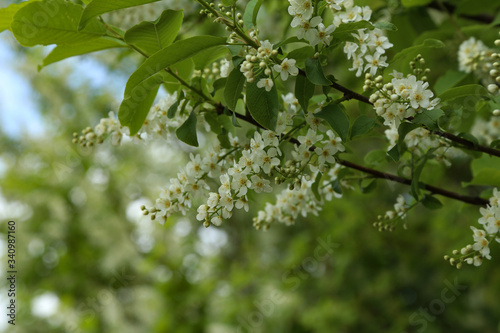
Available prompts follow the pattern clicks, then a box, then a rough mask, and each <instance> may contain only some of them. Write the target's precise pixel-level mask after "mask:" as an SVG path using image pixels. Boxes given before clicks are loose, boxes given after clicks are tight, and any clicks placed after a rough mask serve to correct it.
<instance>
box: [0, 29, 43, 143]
mask: <svg viewBox="0 0 500 333" xmlns="http://www.w3.org/2000/svg"><path fill="white" fill-rule="evenodd" d="M8 38H10V39H13V37H12V35H10V36H8V35H7V32H6V33H3V34H2V35H0V125H1V126H2V130H3V131H4V132H5V133H6V134H7V135H8V136H10V137H12V138H16V137H19V136H20V135H21V134H22V133H23V132H24V133H30V135H33V136H40V135H43V133H44V127H43V121H42V118H41V117H40V115H39V113H38V112H37V110H36V105H35V103H34V100H33V91H32V89H31V86H30V84H29V82H27V80H26V79H25V78H23V77H22V76H21V75H19V74H18V73H16V70H15V67H16V63H15V62H16V58H15V54H14V52H13V51H12V50H11V49H10V48H9V46H8V45H9V44H8V42H7V39H8Z"/></svg>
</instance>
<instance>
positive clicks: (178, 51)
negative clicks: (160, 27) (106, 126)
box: [118, 36, 225, 135]
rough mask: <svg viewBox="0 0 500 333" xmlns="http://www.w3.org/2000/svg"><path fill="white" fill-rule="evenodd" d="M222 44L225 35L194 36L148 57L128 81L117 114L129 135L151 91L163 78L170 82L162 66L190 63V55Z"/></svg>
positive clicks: (147, 105) (137, 124)
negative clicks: (126, 127)
mask: <svg viewBox="0 0 500 333" xmlns="http://www.w3.org/2000/svg"><path fill="white" fill-rule="evenodd" d="M222 44H225V38H219V37H212V36H196V37H192V38H188V39H185V40H181V41H179V42H176V43H174V44H172V45H170V46H167V47H166V48H164V49H161V50H160V51H158V52H156V53H155V54H153V55H152V56H151V57H149V58H148V59H147V60H146V61H145V62H144V63H143V64H142V65H141V66H140V67H139V68H138V69H137V70H136V71H135V72H134V73H132V75H131V76H130V78H129V79H128V81H127V86H126V87H125V94H124V100H123V102H122V104H121V105H120V110H119V113H118V118H119V119H120V123H121V124H122V125H123V126H128V127H129V128H130V133H131V135H134V134H135V133H137V131H139V129H140V128H141V127H142V124H143V123H144V120H145V119H146V117H147V115H148V112H149V108H150V107H151V104H152V100H151V98H150V91H153V90H155V91H157V90H158V86H159V85H160V84H161V83H163V82H165V81H167V82H168V81H170V82H172V81H171V80H172V76H170V75H168V74H167V73H166V72H164V71H163V69H165V68H170V67H172V66H176V65H177V66H181V64H180V63H181V62H182V63H184V64H186V63H189V62H191V64H192V60H191V59H190V58H191V57H192V56H193V55H195V54H197V53H198V52H200V51H202V50H205V49H208V48H211V47H213V46H218V45H222ZM191 66H192V65H191ZM181 67H182V66H181ZM191 68H192V67H191ZM174 90H175V89H174ZM153 100H154V98H153ZM143 104H144V105H143Z"/></svg>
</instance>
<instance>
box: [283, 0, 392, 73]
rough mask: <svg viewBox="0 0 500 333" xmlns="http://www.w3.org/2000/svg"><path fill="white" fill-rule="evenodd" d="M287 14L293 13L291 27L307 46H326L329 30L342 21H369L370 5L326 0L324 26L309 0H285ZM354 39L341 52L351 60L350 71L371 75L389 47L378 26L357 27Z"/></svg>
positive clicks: (382, 65)
mask: <svg viewBox="0 0 500 333" xmlns="http://www.w3.org/2000/svg"><path fill="white" fill-rule="evenodd" d="M289 2H290V6H289V7H288V13H289V14H290V15H292V16H293V20H292V23H291V26H292V27H294V28H298V29H297V37H298V38H299V39H306V40H307V41H308V42H309V44H310V45H311V46H316V45H324V46H329V45H330V43H331V41H332V35H331V34H332V33H333V32H334V31H335V29H336V28H337V27H338V26H339V25H341V24H343V23H352V22H359V21H361V20H365V21H369V20H370V19H371V15H372V10H371V9H370V7H368V6H365V7H360V6H354V2H353V1H352V0H327V1H326V6H327V7H328V8H329V9H331V10H332V12H333V22H332V24H330V25H328V26H325V24H324V22H323V18H322V17H321V16H314V17H313V14H314V7H313V4H312V1H311V0H289ZM352 35H353V37H354V38H355V39H356V40H357V41H358V42H357V43H354V42H346V44H345V47H344V52H345V53H346V54H347V58H348V59H352V61H353V67H352V68H351V69H350V70H351V71H356V76H361V74H362V73H363V72H369V73H371V74H372V75H375V74H376V73H377V71H378V69H379V68H381V67H387V66H388V64H387V62H386V60H387V57H386V56H383V55H384V54H385V52H386V50H387V49H389V48H391V47H392V46H393V44H392V43H390V42H389V39H388V38H387V37H386V36H384V34H383V31H382V30H380V29H377V28H376V29H373V30H371V31H369V30H368V29H360V30H358V31H357V33H353V34H352Z"/></svg>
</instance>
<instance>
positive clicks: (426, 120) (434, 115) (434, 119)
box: [413, 109, 444, 130]
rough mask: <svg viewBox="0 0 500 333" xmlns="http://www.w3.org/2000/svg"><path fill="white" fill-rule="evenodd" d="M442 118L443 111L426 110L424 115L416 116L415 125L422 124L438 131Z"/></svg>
mask: <svg viewBox="0 0 500 333" xmlns="http://www.w3.org/2000/svg"><path fill="white" fill-rule="evenodd" d="M442 116H444V112H443V110H440V109H432V110H424V111H423V112H422V113H419V114H417V115H416V116H415V118H414V119H413V123H415V124H422V125H424V126H425V127H427V128H428V129H430V130H438V129H439V125H438V120H439V118H441V117H442Z"/></svg>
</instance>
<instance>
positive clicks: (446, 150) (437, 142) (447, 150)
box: [385, 127, 461, 166]
mask: <svg viewBox="0 0 500 333" xmlns="http://www.w3.org/2000/svg"><path fill="white" fill-rule="evenodd" d="M385 136H386V137H387V138H388V139H389V147H388V150H390V149H391V148H392V147H394V146H395V145H396V143H397V142H398V139H399V133H398V130H397V128H395V127H391V128H390V129H387V130H386V131H385ZM404 142H405V144H406V147H407V148H408V150H409V151H411V152H412V153H413V154H415V155H416V156H422V155H424V154H425V153H426V152H427V151H428V150H429V149H434V151H433V156H434V159H435V160H437V161H440V162H443V163H444V165H446V166H451V162H450V159H452V158H455V157H457V156H458V155H459V154H461V150H460V149H457V148H455V147H451V146H450V144H449V142H447V141H446V140H445V139H443V138H441V137H437V136H434V135H431V132H429V131H428V130H427V129H425V128H422V127H419V128H416V129H414V130H412V131H410V132H409V133H408V134H406V136H405V139H404Z"/></svg>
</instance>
